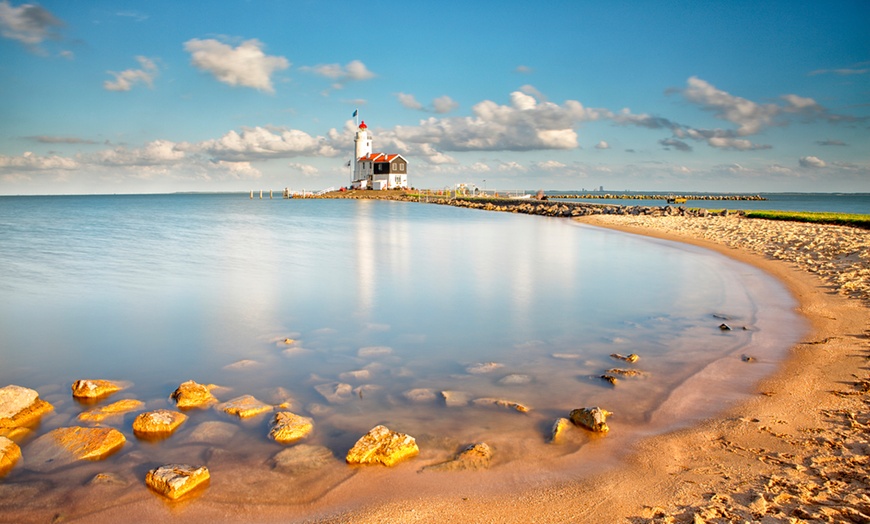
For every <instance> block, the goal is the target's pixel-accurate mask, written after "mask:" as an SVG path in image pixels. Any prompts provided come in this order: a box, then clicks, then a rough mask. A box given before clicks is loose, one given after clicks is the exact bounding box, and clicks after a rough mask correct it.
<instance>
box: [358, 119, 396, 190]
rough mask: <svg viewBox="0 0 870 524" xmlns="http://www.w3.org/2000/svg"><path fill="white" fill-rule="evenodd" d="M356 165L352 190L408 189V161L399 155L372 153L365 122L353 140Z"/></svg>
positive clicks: (370, 137)
mask: <svg viewBox="0 0 870 524" xmlns="http://www.w3.org/2000/svg"><path fill="white" fill-rule="evenodd" d="M353 144H354V152H355V155H354V156H355V158H356V163H355V164H354V166H353V180H352V181H351V183H350V187H351V188H353V189H368V188H371V189H397V188H402V187H408V161H407V160H405V158H404V157H403V156H402V155H399V154H386V153H373V152H372V135H371V134H370V133H369V130H368V126H366V123H365V121H362V122H361V123H360V125H359V129H357V131H356V136H355V137H354V139H353Z"/></svg>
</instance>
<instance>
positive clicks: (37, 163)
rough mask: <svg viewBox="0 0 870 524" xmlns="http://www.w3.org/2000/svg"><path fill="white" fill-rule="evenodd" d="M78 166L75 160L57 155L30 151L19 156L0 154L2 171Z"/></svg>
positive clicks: (58, 168) (64, 168)
mask: <svg viewBox="0 0 870 524" xmlns="http://www.w3.org/2000/svg"><path fill="white" fill-rule="evenodd" d="M78 167H79V163H78V162H77V161H76V160H74V159H72V158H67V157H62V156H57V155H37V154H34V153H31V152H30V151H27V152H25V153H24V154H22V155H21V156H7V155H0V170H2V171H7V170H16V171H46V170H73V169H77V168H78Z"/></svg>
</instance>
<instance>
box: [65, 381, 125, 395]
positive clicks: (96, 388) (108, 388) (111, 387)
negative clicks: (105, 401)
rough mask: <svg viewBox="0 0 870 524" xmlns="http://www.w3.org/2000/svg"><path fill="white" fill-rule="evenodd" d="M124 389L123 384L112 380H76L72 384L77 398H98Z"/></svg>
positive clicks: (73, 392) (73, 393)
mask: <svg viewBox="0 0 870 524" xmlns="http://www.w3.org/2000/svg"><path fill="white" fill-rule="evenodd" d="M122 389H124V385H123V384H121V383H120V382H112V381H111V380H76V381H75V382H73V385H72V395H73V397H75V398H82V399H98V398H103V397H106V396H108V395H111V394H112V393H115V392H117V391H121V390H122Z"/></svg>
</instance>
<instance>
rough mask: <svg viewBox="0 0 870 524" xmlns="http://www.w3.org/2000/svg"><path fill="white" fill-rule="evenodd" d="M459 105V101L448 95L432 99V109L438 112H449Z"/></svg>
mask: <svg viewBox="0 0 870 524" xmlns="http://www.w3.org/2000/svg"><path fill="white" fill-rule="evenodd" d="M458 107H459V103H458V102H456V101H455V100H453V99H452V98H450V97H449V96H447V95H444V96H439V97H438V98H436V99H435V100H433V101H432V109H433V110H434V111H435V112H436V113H441V114H444V113H449V112H451V111H454V110H456V108H458Z"/></svg>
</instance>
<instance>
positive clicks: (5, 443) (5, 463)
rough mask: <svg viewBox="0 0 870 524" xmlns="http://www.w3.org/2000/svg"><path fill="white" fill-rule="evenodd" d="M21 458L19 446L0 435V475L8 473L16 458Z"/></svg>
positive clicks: (16, 460)
mask: <svg viewBox="0 0 870 524" xmlns="http://www.w3.org/2000/svg"><path fill="white" fill-rule="evenodd" d="M20 458H21V448H19V447H18V444H16V443H15V442H12V441H11V440H9V439H8V438H6V437H0V477H2V476H3V475H5V474H6V473H9V470H11V469H12V468H13V467H14V466H15V463H16V462H18V459H20Z"/></svg>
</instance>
